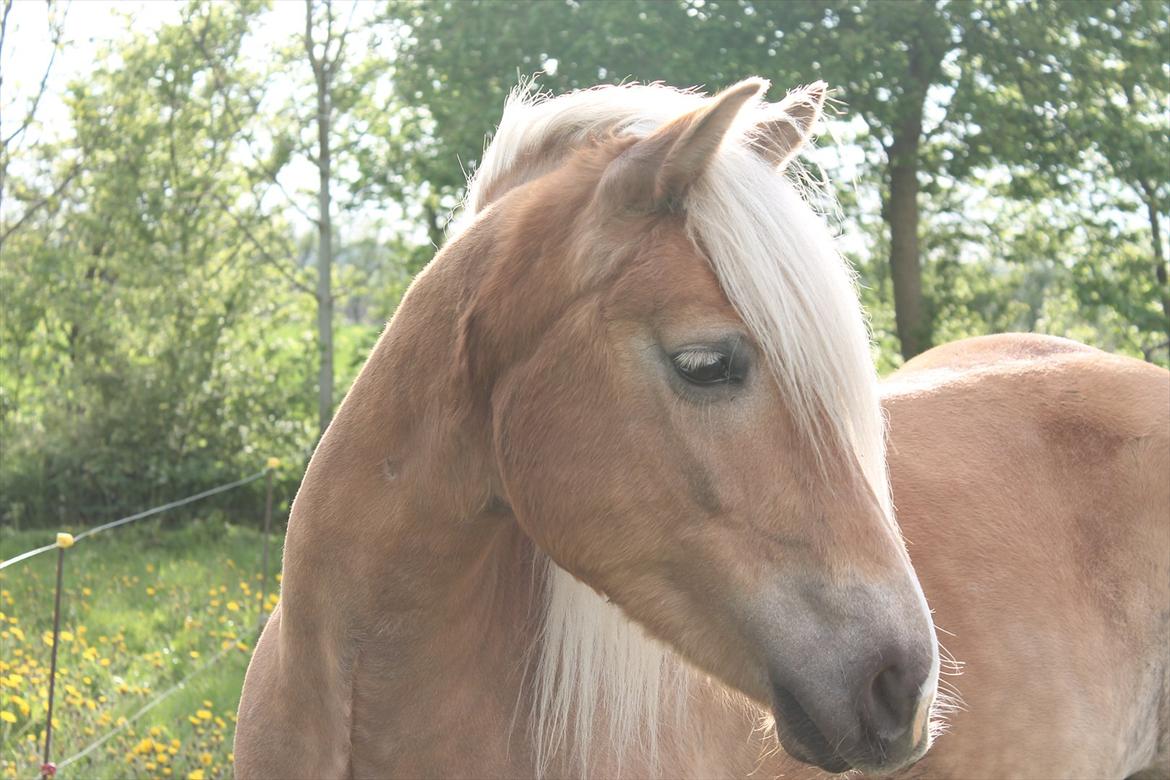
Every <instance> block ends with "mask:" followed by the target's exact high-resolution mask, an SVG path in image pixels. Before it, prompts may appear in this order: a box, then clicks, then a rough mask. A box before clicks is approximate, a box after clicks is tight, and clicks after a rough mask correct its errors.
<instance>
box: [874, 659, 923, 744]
mask: <svg viewBox="0 0 1170 780" xmlns="http://www.w3.org/2000/svg"><path fill="white" fill-rule="evenodd" d="M911 678H912V676H911V675H907V674H905V673H904V672H903V671H902V670H901V669H899V668H898V667H896V666H887V667H885V668H884V669H882V670H881V671H879V672H878V673H877V674H876V675H874V677H873V680H872V681H871V682H870V685H869V697H868V698H869V705H870V706H869V716H870V723H871V725H872V727H873V729H874V731H875V732H876V734H877V736H878V737H879V738H880V739H882V740H883V741H886V742H894V741H896V740H898V739H899V738H901V737H902V735H903V734H905V733H906V731H907V730H908V729H909V728H910V720H911V718H912V717H913V715H914V705H915V704H916V703H917V700H918V684H917V682H916V681H914V680H913V679H911Z"/></svg>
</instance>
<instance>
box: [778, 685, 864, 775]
mask: <svg viewBox="0 0 1170 780" xmlns="http://www.w3.org/2000/svg"><path fill="white" fill-rule="evenodd" d="M772 712H773V715H774V716H775V720H776V736H777V737H778V738H779V740H780V745H781V747H783V748H784V752H786V753H787V754H788V755H790V756H792V757H793V758H795V759H796V760H797V761H800V762H802V763H805V764H811V765H812V766H815V767H818V768H819V769H823V770H825V771H826V772H832V773H834V774H839V773H841V772H848V771H849V770H850V769H852V768H853V767H852V766H851V765H850V764H849V762H848V761H846V760H845V759H843V758H841V756H839V755H837V753H836V751H834V750H833V748H832V746H831V745H830V744H829V742H828V740H827V739H825V736H824V735H823V734H822V733H821V730H820V729H818V728H817V726H816V724H815V723H813V721H812V718H810V717H809V715H808V713H807V712H805V709H804V707H802V706H801V704H800V702H799V701H797V699H796V697H795V696H793V695H792V694H791V693H790V692H788V691H787V690H785V689H783V688H776V689H775V690H774V692H773V703H772Z"/></svg>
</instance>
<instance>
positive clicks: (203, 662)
mask: <svg viewBox="0 0 1170 780" xmlns="http://www.w3.org/2000/svg"><path fill="white" fill-rule="evenodd" d="M66 530H68V529H66ZM51 540H52V535H51V534H48V533H47V532H45V531H43V530H42V531H18V532H11V533H5V534H4V536H3V539H2V540H0V558H8V557H11V556H12V555H15V554H17V553H19V552H22V551H23V550H26V549H30V548H33V547H36V546H39V545H42V544H45V543H47V542H49V541H51ZM261 542H262V534H261V533H259V532H258V531H255V530H253V529H251V528H244V527H241V526H238V525H235V524H233V523H232V522H229V521H228V519H226V517H225V516H224V515H221V514H218V513H216V514H213V515H210V516H203V517H199V516H196V517H193V518H190V519H184V520H180V521H176V520H175V519H174V518H170V519H168V518H163V519H152V520H149V521H145V522H144V523H143V524H142V525H140V526H133V527H128V528H122V529H117V530H115V531H111V532H108V533H105V534H99V535H96V536H94V537H91V538H89V539H85V540H83V541H81V542H78V543H77V545H76V546H74V547H73V548H71V549H69V550H68V551H67V554H66V563H65V577H64V591H63V596H62V607H61V635H60V638H61V644H60V648H59V651H58V675H57V688H56V705H55V711H54V717H53V723H54V726H53V760H54V761H55V762H57V763H58V764H61V763H62V762H63V761H64V760H66V759H67V758H69V757H70V756H73V755H75V754H76V753H78V752H80V751H82V750H84V749H85V748H86V747H87V746H89V745H91V744H92V743H94V742H95V741H97V740H98V739H100V738H101V737H102V736H103V735H105V734H107V733H108V732H110V731H112V730H115V729H118V728H119V727H121V730H120V731H118V733H116V734H115V735H114V736H113V737H112V738H110V739H109V740H108V741H107V742H105V743H104V744H102V745H100V746H99V747H97V748H96V749H95V750H93V751H92V752H90V753H89V754H88V755H87V756H85V757H84V758H82V759H80V760H78V761H76V762H74V763H71V764H68V765H65V766H62V767H61V768H60V770H59V771H58V775H57V776H58V777H60V778H81V777H84V778H94V779H95V780H106V779H110V778H186V779H187V780H212V779H213V778H222V777H231V776H232V760H233V756H232V752H231V751H232V739H233V735H234V733H235V713H236V705H237V703H238V701H239V695H240V686H241V685H242V683H243V677H244V671H245V669H246V668H247V664H248V659H249V657H250V656H251V650H252V646H253V643H254V641H255V638H256V633H257V625H258V619H259V612H260V599H261V587H260V586H261V584H262V583H261V579H262V577H261V575H260V574H259V571H260V562H261V549H262V548H261ZM280 545H281V538H280V537H279V536H276V535H274V536H273V538H272V540H271V547H270V556H271V558H270V561H271V563H270V566H271V568H272V570H273V573H272V574H271V575H270V576H271V582H270V583H269V584H268V588H267V591H268V596H267V598H266V599H265V601H266V604H265V606H266V608H267V609H269V610H270V609H271V608H272V606H274V605H275V603H276V599H277V596H276V592H277V590H278V589H279V574H277V573H275V572H276V570H277V569H278V568H279V565H280ZM56 557H57V556H56V553H55V552H52V551H51V552H48V553H45V554H43V555H40V556H38V557H36V558H33V559H31V560H28V561H24V562H23V563H19V564H16V565H15V566H12V567H10V568H8V569H6V570H4V571H3V572H0V626H2V628H0V646H2V648H3V649H2V652H0V743H2V745H3V748H2V751H0V777H4V778H17V777H19V778H32V777H36V776H38V773H39V768H40V765H41V758H42V751H43V748H44V726H45V709H46V705H47V697H48V676H49V656H50V644H51V629H52V622H53V585H54V578H55V575H56ZM197 670H199V671H197ZM192 672H197V673H196V674H194V676H193V677H192V678H191V679H190V681H189V682H188V683H187V684H186V685H184V686H183V687H182V688H180V689H179V690H177V691H175V692H174V693H173V694H172V695H170V696H167V697H166V698H165V699H163V700H162V701H161V702H159V703H158V704H157V705H156V706H153V707H152V708H150V709H149V710H148V711H146V712H145V713H143V714H141V716H140V717H138V718H137V719H134V716H135V714H136V713H139V712H140V710H142V709H143V708H144V707H146V706H147V705H149V704H150V703H151V702H152V701H154V700H155V699H156V698H157V697H159V695H160V694H162V693H164V692H166V691H167V690H168V689H170V688H171V687H172V686H174V685H175V684H176V683H178V682H179V681H181V680H183V679H184V678H185V677H187V676H188V675H191V674H192Z"/></svg>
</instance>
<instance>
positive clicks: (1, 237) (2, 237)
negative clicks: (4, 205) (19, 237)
mask: <svg viewBox="0 0 1170 780" xmlns="http://www.w3.org/2000/svg"><path fill="white" fill-rule="evenodd" d="M80 172H81V162H80V161H78V162H75V163H74V164H73V168H72V169H70V171H69V173H67V174H66V175H65V178H64V179H62V180H61V183H60V184H58V185H57V186H56V188H54V189H53V191H52V192H50V193H49V194H48V195H46V196H45V197H43V198H41V199H40V200H38V201H37V202H36V203H34V204H33V205H31V206H29V208H28V210H27V211H25V212H24V214H22V215H21V217H20V219H18V220H16V223H15V224H14V225H12V226H11V227H9V228H8V229H7V230H5V231H4V232H3V233H2V234H0V249H2V248H3V247H4V242H5V241H7V240H8V237H9V236H10V235H12V234H13V233H14V232H16V231H17V230H19V229H20V227H21V226H22V225H23V224H24V223H25V222H28V220H29V218H30V217H32V215H33V214H35V213H36V212H37V211H39V210H40V209H41V208H43V207H44V206H45V205H47V204H48V203H49V201H51V200H52V199H53V198H55V197H57V196H58V195H60V194H61V193H62V192H63V191H64V190H65V188H66V187H67V186H68V185H69V182H71V181H73V179H74V177H76V176H77V174H78V173H80Z"/></svg>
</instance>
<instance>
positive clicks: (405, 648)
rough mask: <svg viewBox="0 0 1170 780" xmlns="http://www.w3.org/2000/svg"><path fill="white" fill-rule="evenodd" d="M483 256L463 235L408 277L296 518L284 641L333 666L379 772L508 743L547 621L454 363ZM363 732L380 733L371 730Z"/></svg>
mask: <svg viewBox="0 0 1170 780" xmlns="http://www.w3.org/2000/svg"><path fill="white" fill-rule="evenodd" d="M483 250H484V247H483V246H482V245H481V244H479V243H478V242H477V241H476V240H475V239H474V238H473V239H472V240H470V241H466V242H458V243H457V244H456V245H455V246H454V247H451V248H450V249H448V250H445V251H444V253H443V255H442V256H440V257H439V258H437V259H436V261H435V262H434V263H433V264H432V266H431V267H430V268H428V269H427V270H426V271H425V272H424V273H423V274H422V275H420V277H419V278H418V280H417V281H416V283H415V284H414V285H413V286H412V288H411V290H410V292H409V293H408V294H407V296H406V298H405V299H404V301H403V303H402V305H401V306H400V308H399V311H398V313H397V314H396V315H395V317H394V319H393V321H392V322H391V324H390V326H389V327H388V328H387V329H386V331H385V332H384V333H383V335H382V337H381V338H380V339H379V341H378V344H377V345H376V347H375V349H374V350H373V352H372V354H371V356H370V358H369V359H368V361H367V363H366V365H365V366H364V368H363V369H362V371H361V373H360V374H359V376H358V378H357V380H356V381H355V382H354V384H353V386H352V388H351V389H350V391H349V393H348V394H347V396H346V398H345V400H344V402H343V403H342V405H341V408H340V409H339V410H338V412H337V415H336V417H335V419H334V420H333V422H332V424H331V425H330V427H329V429H328V431H327V432H326V434H325V436H324V437H323V438H322V441H321V443H320V445H319V446H318V448H317V451H316V452H315V453H314V455H313V459H312V462H311V463H310V465H309V469H308V471H307V473H306V476H305V479H304V482H303V483H302V486H301V489H300V492H299V493H298V495H297V499H296V502H295V504H294V506H293V510H292V515H291V517H290V521H289V532H288V539H287V542H286V552H285V575H284V586H283V592H282V607H281V609H282V636H281V640H282V646H283V649H284V650H285V651H286V652H289V653H292V654H294V655H298V656H300V657H303V658H305V659H306V661H307V663H310V664H316V665H321V664H323V663H324V664H328V663H329V662H330V661H331V660H336V662H337V663H336V664H334V666H335V667H336V668H338V669H340V670H342V673H341V675H340V677H338V679H334V680H326V681H324V683H325V684H326V685H329V686H331V687H335V688H337V689H338V690H339V691H345V693H344V694H339V695H344V696H345V697H348V698H350V699H351V700H350V701H349V702H348V704H347V705H346V706H344V707H343V708H344V709H348V710H349V712H350V713H351V714H350V719H351V724H352V725H351V729H352V731H351V740H352V742H353V750H354V754H355V758H354V760H355V761H358V762H360V759H359V757H358V754H359V753H361V752H362V750H363V749H364V750H365V751H366V752H367V753H370V752H371V751H373V752H376V753H378V754H381V753H383V752H384V751H386V750H389V751H390V753H389V757H387V758H385V759H384V760H387V761H391V764H386V763H382V764H380V766H382V767H386V766H390V765H392V763H393V761H398V760H403V759H402V758H401V757H402V756H413V757H415V758H412V759H410V760H418V761H420V762H423V761H425V757H426V756H427V755H430V754H434V755H436V756H445V755H446V754H447V751H448V750H451V749H453V748H454V746H453V745H450V744H447V742H448V741H450V740H455V739H458V740H463V744H468V743H467V740H469V739H471V740H472V741H471V744H477V745H482V746H483V748H484V751H485V753H484V754H481V757H483V756H486V755H489V754H491V753H492V751H493V745H501V744H503V743H506V736H505V735H506V734H507V732H508V727H509V725H510V723H511V720H512V719H513V718H517V721H516V722H517V724H520V723H523V721H522V720H519V718H522V717H524V713H523V712H518V711H517V703H518V701H521V700H522V699H524V697H521V696H520V695H519V694H520V689H521V686H522V678H523V669H524V663H523V661H524V654H525V653H526V652H527V651H528V650H529V649H530V647H531V645H532V643H533V640H534V637H535V631H536V621H537V620H538V619H539V617H540V614H539V610H538V609H537V608H536V605H535V603H534V598H533V597H534V595H535V589H536V588H538V587H539V585H540V583H539V581H536V578H535V577H534V571H535V567H534V563H533V556H534V554H535V553H534V550H533V545H532V544H531V542H529V541H528V539H527V537H525V536H524V535H523V534H522V533H521V532H520V531H519V529H518V528H517V526H516V524H515V522H514V520H513V519H512V518H511V515H510V512H509V511H508V510H507V508H506V507H505V506H502V505H501V504H500V503H499V502H493V500H492V496H493V495H494V491H493V489H492V483H493V481H494V477H493V467H492V459H491V451H490V441H491V433H490V429H489V428H490V426H489V423H488V421H487V420H486V419H484V418H482V417H481V415H480V412H478V411H477V407H476V404H475V403H474V402H473V400H472V399H471V398H470V397H469V387H468V383H467V381H466V380H465V379H464V378H462V376H461V372H460V371H459V370H458V369H457V367H456V365H455V364H456V360H455V355H456V351H457V348H458V341H459V339H458V337H459V332H458V330H459V328H458V323H459V318H460V310H461V309H462V308H463V307H464V305H465V302H466V300H467V297H468V295H469V293H470V291H472V290H473V289H474V286H475V284H476V281H477V276H478V275H479V274H481V273H482V269H481V268H478V267H477V266H476V264H477V263H481V264H483V265H486V263H487V261H488V258H485V257H480V256H477V255H478V254H479V253H480V252H481V251H483ZM346 677H348V679H344V678H346ZM469 714H473V717H471V718H469ZM367 725H368V727H369V728H371V729H376V734H374V733H371V734H370V735H369V739H368V740H363V734H364V729H366V728H367ZM517 728H522V726H520V725H517ZM477 729H479V730H483V731H484V732H485V733H483V734H479V735H476V734H472V733H470V732H474V731H476V730H477ZM406 735H410V736H409V740H410V742H409V743H403V742H401V741H396V740H398V739H408V737H407V736H406ZM363 741H365V742H366V743H367V744H366V745H365V747H364V748H363V747H362V743H363ZM501 741H502V742H501ZM500 750H502V751H503V753H506V752H507V751H506V749H505V747H503V746H501V747H500ZM457 752H459V753H463V752H465V751H463V750H462V749H461V748H460V749H459V750H458V751H457ZM501 755H502V754H501ZM394 756H397V757H398V758H393V757H394ZM372 760H373V761H374V764H373V765H374V766H378V765H379V763H378V762H379V761H382V760H383V759H372ZM484 760H487V759H486V758H484ZM501 760H502V759H501ZM509 760H514V759H509ZM355 766H356V764H355ZM414 768H415V769H417V770H418V771H423V770H424V769H425V766H424V765H423V764H419V765H418V766H417V767H414ZM401 769H402V770H403V771H405V772H409V771H410V769H411V768H410V767H401ZM470 769H472V768H469V770H470ZM424 773H425V772H424ZM470 773H471V774H474V773H475V772H474V771H471V772H470Z"/></svg>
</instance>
